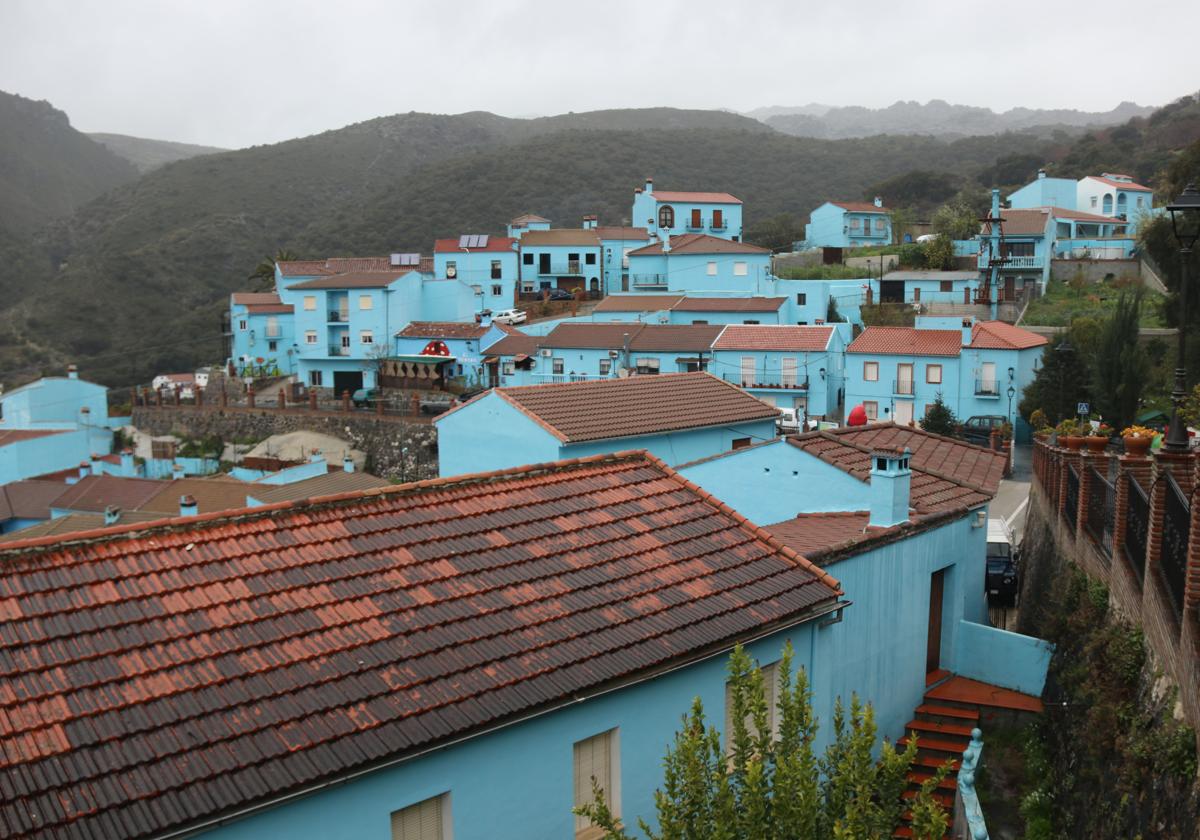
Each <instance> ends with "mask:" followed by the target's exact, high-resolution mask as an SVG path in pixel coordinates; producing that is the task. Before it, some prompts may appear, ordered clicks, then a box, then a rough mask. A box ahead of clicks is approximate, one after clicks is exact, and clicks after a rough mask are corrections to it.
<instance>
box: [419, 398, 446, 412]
mask: <svg viewBox="0 0 1200 840" xmlns="http://www.w3.org/2000/svg"><path fill="white" fill-rule="evenodd" d="M420 405H421V413H422V414H441V413H442V412H444V411H449V410H450V409H452V408H454V395H453V394H442V393H437V394H425V395H423V396H422V397H421V400H420Z"/></svg>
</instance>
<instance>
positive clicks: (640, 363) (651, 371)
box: [634, 356, 662, 376]
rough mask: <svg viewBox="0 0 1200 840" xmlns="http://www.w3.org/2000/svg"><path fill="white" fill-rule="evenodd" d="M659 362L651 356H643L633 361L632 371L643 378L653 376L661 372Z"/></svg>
mask: <svg viewBox="0 0 1200 840" xmlns="http://www.w3.org/2000/svg"><path fill="white" fill-rule="evenodd" d="M661 367H662V365H661V363H660V361H659V360H658V359H657V358H655V357H653V356H643V357H642V358H640V359H635V360H634V369H635V370H637V372H638V373H639V374H641V375H643V376H653V375H655V374H657V373H660V372H661Z"/></svg>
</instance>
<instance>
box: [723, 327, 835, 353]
mask: <svg viewBox="0 0 1200 840" xmlns="http://www.w3.org/2000/svg"><path fill="white" fill-rule="evenodd" d="M832 335H833V327H793V326H786V325H780V326H753V325H747V324H730V325H729V326H727V327H725V329H724V331H723V332H722V333H721V336H720V338H718V339H717V340H716V341H715V342H713V349H714V350H785V351H796V352H806V351H816V350H824V349H826V348H827V347H828V346H829V339H830V336H832Z"/></svg>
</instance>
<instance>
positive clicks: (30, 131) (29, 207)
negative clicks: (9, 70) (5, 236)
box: [0, 91, 138, 234]
mask: <svg viewBox="0 0 1200 840" xmlns="http://www.w3.org/2000/svg"><path fill="white" fill-rule="evenodd" d="M137 174H138V173H137V170H136V169H134V167H133V165H132V164H130V163H129V162H128V161H126V160H124V159H122V158H120V157H118V156H117V155H115V154H113V153H112V152H111V151H109V150H108V149H106V148H104V147H103V146H101V145H100V144H99V143H96V142H95V141H93V140H91V139H90V138H89V137H88V136H87V135H86V134H82V133H80V132H78V131H76V130H75V129H73V128H71V123H70V120H68V119H67V115H66V114H64V113H63V112H62V111H58V110H56V109H55V108H53V107H52V106H51V105H50V103H48V102H36V101H34V100H32V99H26V98H25V97H23V96H15V95H13V94H10V93H4V92H3V91H0V228H3V229H7V230H9V231H13V232H16V233H18V234H28V233H30V232H31V231H33V230H35V229H36V228H38V227H40V226H41V225H43V224H45V223H46V222H48V221H50V220H51V219H54V218H56V217H60V216H65V215H67V214H69V213H72V212H74V211H75V210H76V209H78V208H79V207H82V206H83V205H84V204H86V203H87V202H88V201H90V200H91V199H93V198H95V197H96V196H98V195H100V194H101V193H103V192H105V191H106V190H110V189H112V188H113V187H116V186H118V185H120V184H124V183H127V182H129V181H132V180H134V179H135V178H137Z"/></svg>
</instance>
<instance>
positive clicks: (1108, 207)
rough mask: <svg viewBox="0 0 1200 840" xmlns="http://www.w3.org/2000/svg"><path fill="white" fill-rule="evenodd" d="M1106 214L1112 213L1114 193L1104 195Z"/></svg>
mask: <svg viewBox="0 0 1200 840" xmlns="http://www.w3.org/2000/svg"><path fill="white" fill-rule="evenodd" d="M1104 215H1105V216H1111V215H1112V193H1106V194H1105V196H1104Z"/></svg>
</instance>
